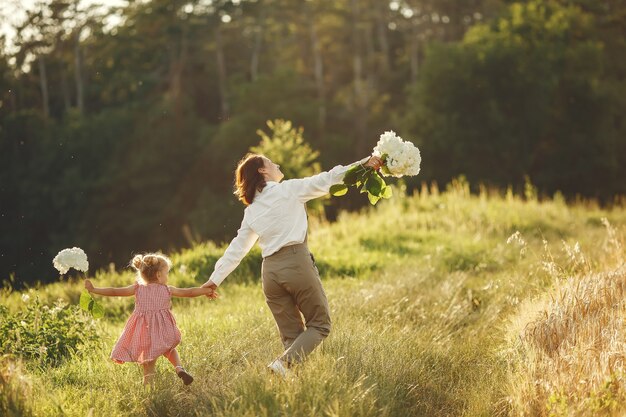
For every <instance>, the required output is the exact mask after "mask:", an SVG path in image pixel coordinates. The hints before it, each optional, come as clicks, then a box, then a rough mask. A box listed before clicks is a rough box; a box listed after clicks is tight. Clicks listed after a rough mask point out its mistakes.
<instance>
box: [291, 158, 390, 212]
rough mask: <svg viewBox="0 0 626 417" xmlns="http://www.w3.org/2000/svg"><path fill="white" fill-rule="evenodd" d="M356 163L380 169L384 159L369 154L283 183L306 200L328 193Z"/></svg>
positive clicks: (303, 200)
mask: <svg viewBox="0 0 626 417" xmlns="http://www.w3.org/2000/svg"><path fill="white" fill-rule="evenodd" d="M356 164H361V165H363V166H364V167H368V168H374V169H378V168H380V166H381V165H382V160H381V159H380V158H379V157H377V156H368V157H367V158H363V159H361V160H360V161H357V162H354V163H352V164H350V165H345V166H344V165H337V166H336V167H334V168H333V169H331V170H330V171H325V172H320V173H319V174H316V175H313V176H311V177H306V178H298V179H293V180H286V181H283V184H284V187H286V188H287V190H288V191H289V193H290V194H292V195H295V196H296V197H297V198H298V199H299V200H300V201H302V202H306V201H309V200H313V199H314V198H318V197H322V196H325V195H326V194H328V192H329V190H330V187H331V186H333V185H335V184H339V183H340V182H341V181H343V177H344V175H345V174H346V172H347V171H348V169H350V167H352V166H354V165H356Z"/></svg>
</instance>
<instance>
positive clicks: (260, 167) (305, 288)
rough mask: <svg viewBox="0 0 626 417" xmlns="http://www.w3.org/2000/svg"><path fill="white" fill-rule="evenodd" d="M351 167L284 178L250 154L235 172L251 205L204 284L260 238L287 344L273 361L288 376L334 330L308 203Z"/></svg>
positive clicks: (270, 301) (266, 284)
mask: <svg viewBox="0 0 626 417" xmlns="http://www.w3.org/2000/svg"><path fill="white" fill-rule="evenodd" d="M358 163H365V166H367V167H372V168H374V169H378V168H380V166H381V165H382V160H381V159H380V158H378V157H376V156H372V157H369V158H364V159H363V160H361V161H360V162H358ZM349 168H350V166H341V165H339V166H336V167H334V168H333V169H331V170H330V171H328V172H322V173H320V174H317V175H314V176H312V177H308V178H302V179H294V180H287V181H283V182H281V180H282V179H283V177H284V175H283V173H282V172H281V171H280V166H279V165H276V164H275V163H273V162H272V161H270V160H269V159H268V158H266V157H265V156H262V155H257V154H248V155H246V156H245V157H244V158H243V159H242V160H241V161H240V162H239V164H238V166H237V170H236V172H235V188H236V190H235V195H237V197H238V198H239V200H241V201H242V202H243V203H244V204H245V205H246V206H247V207H246V209H245V211H244V216H243V221H242V222H241V227H240V228H239V230H238V231H237V236H236V237H235V238H234V239H233V240H232V242H231V243H230V245H229V246H228V248H227V249H226V252H225V253H224V255H223V256H222V257H221V258H220V259H219V260H218V261H217V263H216V264H215V270H214V271H213V273H212V274H211V277H210V278H209V280H208V281H207V282H206V283H205V284H204V285H203V287H210V288H212V289H214V290H215V289H216V288H217V286H218V285H220V284H221V283H222V281H223V280H224V279H225V278H226V277H227V276H228V274H230V273H231V272H232V271H233V270H234V269H235V268H236V267H237V265H239V263H240V262H241V260H242V259H243V257H244V256H245V255H246V254H247V253H248V251H250V249H251V248H252V246H253V245H254V243H255V242H256V241H257V239H258V240H259V246H260V247H261V251H262V256H263V265H262V268H261V275H262V280H263V292H264V294H265V299H266V302H267V305H268V306H269V308H270V310H271V311H272V314H273V315H274V319H275V320H276V325H277V327H278V331H279V332H280V337H281V339H282V342H283V345H284V346H285V351H284V352H283V354H282V355H281V356H280V357H279V358H277V359H276V360H274V361H273V362H272V363H271V364H270V365H269V366H268V367H269V368H270V370H272V371H273V372H276V373H279V374H281V375H283V376H284V375H285V374H286V373H287V368H288V367H289V366H290V365H291V364H292V363H297V362H301V361H302V360H303V359H304V357H305V356H306V355H307V354H309V353H310V352H311V351H313V349H315V347H316V346H317V345H319V344H320V343H321V342H322V340H324V338H326V336H328V334H329V333H330V311H329V308H328V301H327V299H326V294H325V293H324V289H323V288H322V282H321V280H320V277H319V273H318V271H317V267H316V266H315V262H314V259H313V256H312V255H311V253H310V252H309V249H308V248H307V244H306V236H307V229H308V222H307V215H306V208H305V204H306V202H307V201H309V200H312V199H314V198H317V197H321V196H323V195H326V194H328V192H329V189H330V187H331V186H332V185H334V184H338V183H341V182H342V180H343V176H344V174H345V173H346V171H347V170H348V169H349ZM302 316H304V323H303V322H302Z"/></svg>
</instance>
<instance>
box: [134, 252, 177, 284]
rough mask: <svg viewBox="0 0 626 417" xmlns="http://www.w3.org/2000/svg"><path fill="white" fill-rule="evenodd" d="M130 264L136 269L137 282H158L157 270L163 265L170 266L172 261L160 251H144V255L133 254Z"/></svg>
mask: <svg viewBox="0 0 626 417" xmlns="http://www.w3.org/2000/svg"><path fill="white" fill-rule="evenodd" d="M130 266H131V267H132V268H133V269H134V270H135V271H137V281H138V282H139V283H143V284H148V283H150V282H158V281H159V278H158V277H157V272H159V271H160V270H161V269H162V268H163V267H164V266H167V268H168V269H169V268H171V267H172V261H170V259H169V258H168V257H167V256H165V255H163V254H160V253H146V254H144V255H135V256H134V257H133V259H132V260H131V261H130Z"/></svg>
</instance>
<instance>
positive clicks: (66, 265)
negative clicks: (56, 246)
mask: <svg viewBox="0 0 626 417" xmlns="http://www.w3.org/2000/svg"><path fill="white" fill-rule="evenodd" d="M52 264H53V265H54V267H55V268H56V269H57V270H58V271H59V272H60V273H61V274H65V273H67V271H69V270H70V268H74V269H76V270H77V271H82V272H87V270H88V269H89V262H88V261H87V255H86V254H85V252H84V251H83V250H82V249H81V248H76V247H74V248H71V249H63V250H62V251H61V252H59V253H58V254H57V256H55V257H54V259H53V260H52Z"/></svg>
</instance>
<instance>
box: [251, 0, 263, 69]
mask: <svg viewBox="0 0 626 417" xmlns="http://www.w3.org/2000/svg"><path fill="white" fill-rule="evenodd" d="M259 13H260V14H259V20H258V22H257V26H256V33H255V34H254V46H253V48H252V56H251V57H250V80H252V81H256V79H257V77H258V75H259V58H260V57H261V46H262V45H263V32H264V31H265V8H264V7H262V8H261V11H260V12H259Z"/></svg>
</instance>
